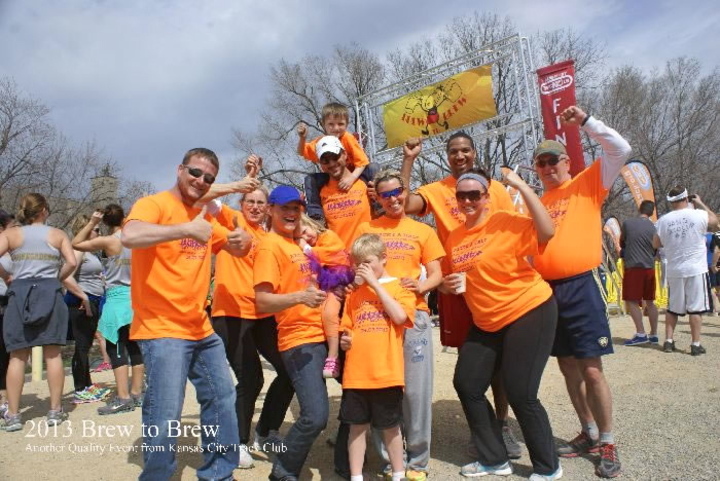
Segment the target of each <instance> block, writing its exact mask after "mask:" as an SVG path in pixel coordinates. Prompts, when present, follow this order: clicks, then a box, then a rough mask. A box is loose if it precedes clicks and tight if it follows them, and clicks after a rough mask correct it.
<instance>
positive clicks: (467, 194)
mask: <svg viewBox="0 0 720 481" xmlns="http://www.w3.org/2000/svg"><path fill="white" fill-rule="evenodd" d="M487 195H488V193H487V192H481V191H479V190H464V191H463V190H458V191H457V192H455V199H457V201H458V202H462V201H464V200H469V201H470V202H477V201H479V200H480V199H482V198H484V197H487Z"/></svg>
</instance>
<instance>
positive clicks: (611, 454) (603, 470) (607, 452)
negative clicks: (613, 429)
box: [595, 444, 622, 478]
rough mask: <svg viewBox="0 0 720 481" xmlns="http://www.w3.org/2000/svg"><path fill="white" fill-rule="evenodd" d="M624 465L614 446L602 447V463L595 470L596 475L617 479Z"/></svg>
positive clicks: (602, 445) (605, 445)
mask: <svg viewBox="0 0 720 481" xmlns="http://www.w3.org/2000/svg"><path fill="white" fill-rule="evenodd" d="M621 472H622V465H621V464H620V457H619V456H618V453H617V450H616V449H615V445H614V444H601V445H600V462H599V463H598V465H597V467H596V468H595V474H597V475H598V476H600V477H601V478H615V477H617V476H620V473H621Z"/></svg>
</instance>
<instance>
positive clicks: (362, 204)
mask: <svg viewBox="0 0 720 481" xmlns="http://www.w3.org/2000/svg"><path fill="white" fill-rule="evenodd" d="M315 150H316V154H317V158H318V159H319V162H320V169H321V170H322V171H323V172H324V173H326V174H328V175H329V176H330V181H329V182H328V183H327V184H325V185H324V186H323V187H322V188H321V189H320V204H321V205H322V209H323V214H324V215H325V220H326V221H327V225H328V228H329V229H330V230H332V231H333V232H335V233H336V234H337V235H339V236H340V239H342V241H343V242H344V243H345V246H346V247H347V249H348V250H350V247H351V246H352V243H353V240H355V238H356V237H357V228H358V226H359V225H360V224H362V223H363V222H369V221H370V217H371V208H370V199H369V198H368V195H367V185H365V183H364V182H363V181H362V180H360V179H355V181H354V182H353V183H352V185H351V186H350V188H349V189H348V190H343V189H341V188H340V181H341V180H342V179H347V178H350V177H351V176H352V172H350V170H348V168H347V153H346V152H345V149H344V148H343V146H342V143H340V140H339V139H338V138H337V137H335V136H334V135H326V136H325V137H322V138H321V139H320V140H318V143H317V144H316V146H315Z"/></svg>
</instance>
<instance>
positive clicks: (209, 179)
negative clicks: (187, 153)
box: [183, 165, 215, 185]
mask: <svg viewBox="0 0 720 481" xmlns="http://www.w3.org/2000/svg"><path fill="white" fill-rule="evenodd" d="M183 167H185V168H186V169H187V171H188V174H190V175H192V176H193V177H195V178H196V179H199V178H200V176H202V178H203V181H205V183H206V184H207V185H210V184H212V183H213V182H215V176H214V175H212V174H207V173H205V172H203V171H202V169H198V168H196V167H190V166H188V165H183Z"/></svg>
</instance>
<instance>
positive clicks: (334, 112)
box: [320, 102, 350, 123]
mask: <svg viewBox="0 0 720 481" xmlns="http://www.w3.org/2000/svg"><path fill="white" fill-rule="evenodd" d="M320 116H321V117H322V121H323V123H325V121H326V120H327V119H328V117H342V118H344V119H345V122H349V121H350V113H349V112H348V108H347V107H345V106H344V105H343V104H340V103H337V102H330V103H329V104H325V105H324V106H323V108H322V112H321V113H320Z"/></svg>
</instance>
